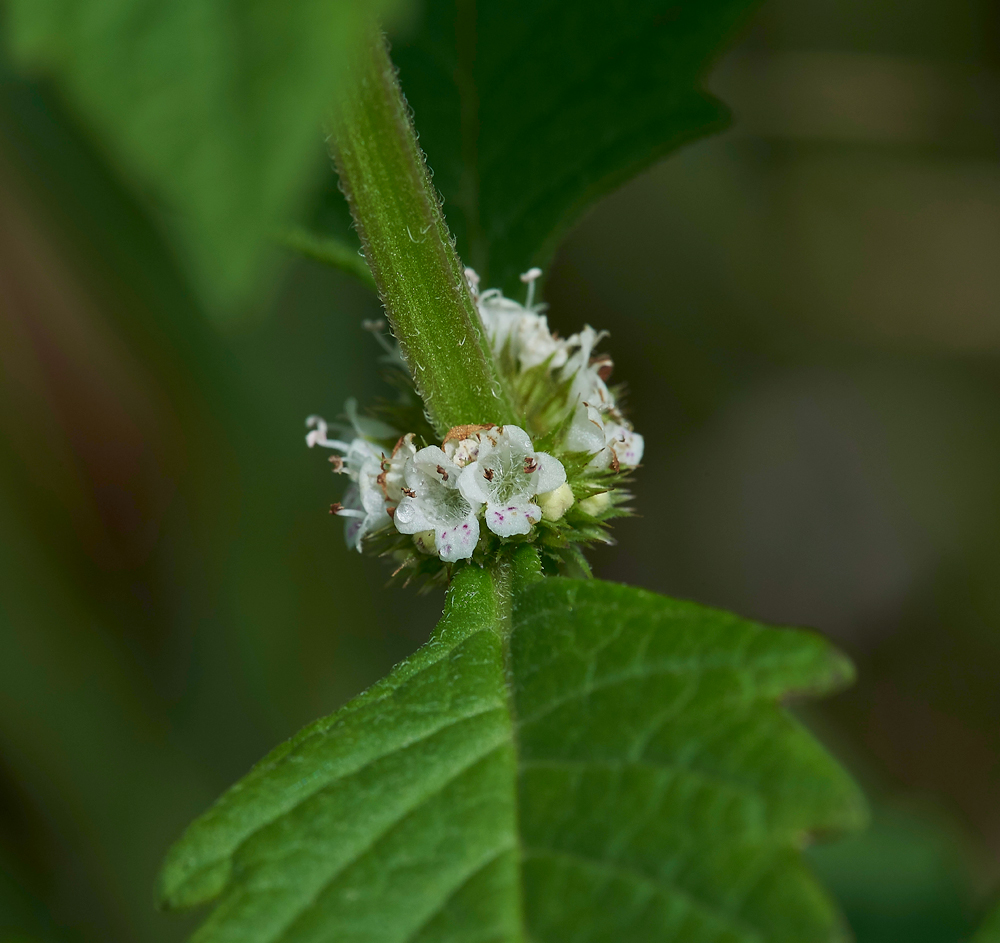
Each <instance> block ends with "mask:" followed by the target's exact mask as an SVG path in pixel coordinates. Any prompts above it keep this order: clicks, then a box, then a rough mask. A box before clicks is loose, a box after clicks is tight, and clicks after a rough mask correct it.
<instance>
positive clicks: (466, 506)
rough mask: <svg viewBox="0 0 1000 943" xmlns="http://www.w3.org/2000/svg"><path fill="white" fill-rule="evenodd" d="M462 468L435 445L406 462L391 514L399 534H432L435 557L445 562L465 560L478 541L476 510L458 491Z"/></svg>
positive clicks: (470, 554)
mask: <svg viewBox="0 0 1000 943" xmlns="http://www.w3.org/2000/svg"><path fill="white" fill-rule="evenodd" d="M461 475H462V469H461V468H459V467H458V465H456V464H455V463H454V462H453V461H452V460H451V459H450V458H448V456H447V455H445V453H444V451H443V450H442V449H440V448H439V447H438V446H436V445H429V446H427V448H424V449H421V450H420V451H419V452H417V453H416V454H415V455H414V456H413V457H412V458H410V459H408V460H407V462H406V466H405V468H404V471H403V477H404V480H405V485H404V486H403V488H402V492H403V497H402V499H401V500H400V502H399V506H398V507H397V508H396V511H395V514H394V515H393V523H394V524H395V525H396V529H397V530H398V531H399V532H400V533H401V534H419V533H421V532H422V531H428V530H431V531H433V532H434V544H435V547H436V549H437V553H438V556H439V557H441V559H442V560H444V561H445V562H447V563H454V562H455V561H456V560H466V559H468V558H469V557H471V556H472V551H473V550H475V549H476V544H477V543H478V542H479V521H478V519H477V517H476V509H475V508H474V507H473V506H472V504H471V503H470V502H469V500H468V499H467V498H466V497H465V495H464V494H463V493H462V491H461V490H460V489H459V480H460V478H461Z"/></svg>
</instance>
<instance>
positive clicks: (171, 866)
mask: <svg viewBox="0 0 1000 943" xmlns="http://www.w3.org/2000/svg"><path fill="white" fill-rule="evenodd" d="M510 599H511V592H510V590H509V587H508V585H507V584H506V583H505V582H504V580H503V579H502V578H500V577H494V576H492V575H491V574H490V573H489V572H487V571H484V570H481V569H478V568H475V567H471V566H470V567H468V568H466V569H464V570H462V571H461V572H460V573H459V574H458V575H457V576H456V578H455V580H454V582H453V584H452V586H451V588H450V590H449V594H448V604H447V608H446V612H445V615H444V618H443V619H442V622H441V623H440V625H439V626H438V629H437V630H436V632H435V634H434V637H433V638H432V639H431V641H430V642H428V644H427V645H425V646H424V647H423V648H422V649H421V650H420V651H418V652H417V653H416V654H415V655H414V656H413V657H412V658H410V659H409V660H407V661H406V662H403V663H402V664H401V665H400V666H398V667H397V668H396V669H395V670H394V671H393V672H392V673H391V674H390V675H389V676H388V677H387V678H386V679H384V680H383V681H382V682H381V683H379V684H378V685H376V686H375V687H373V688H372V689H370V690H369V691H367V692H366V693H365V694H363V695H361V696H360V697H358V698H356V699H355V700H354V701H352V702H350V703H349V704H348V705H347V706H345V707H344V708H343V709H342V710H340V711H338V712H337V713H335V714H333V715H332V716H331V717H328V718H325V719H323V720H321V721H318V722H317V723H315V724H313V725H312V726H311V727H308V728H306V729H305V730H303V731H302V732H301V733H300V734H298V735H297V736H296V737H294V738H293V739H292V740H290V741H289V742H288V743H286V744H284V745H283V746H281V747H279V748H278V749H277V750H275V751H274V752H273V753H272V754H271V755H270V756H269V757H267V758H266V759H265V760H264V761H263V762H262V763H261V764H259V765H258V766H257V767H256V768H255V769H254V770H253V771H251V772H250V774H249V775H248V776H247V777H246V778H245V779H244V780H243V781H242V782H240V783H239V784H237V785H236V786H235V787H233V789H232V790H230V791H229V792H228V793H227V794H226V795H225V796H223V797H222V799H220V800H219V802H218V803H217V804H216V805H215V806H214V807H213V808H212V809H210V810H209V811H208V812H207V813H206V814H205V815H204V816H202V818H201V819H199V820H198V821H197V822H195V823H194V824H193V825H192V826H191V827H190V828H189V829H188V831H187V832H186V833H185V835H184V836H183V837H182V838H181V840H180V841H179V842H178V843H177V845H176V846H175V847H174V848H173V849H172V851H171V853H170V856H169V858H168V861H167V864H166V866H165V868H164V871H163V875H162V885H161V890H160V894H161V899H162V901H163V903H164V904H165V905H166V906H168V907H185V906H190V905H192V904H196V903H200V902H203V901H206V900H208V899H210V898H212V897H214V896H216V895H221V900H220V903H219V904H218V906H217V908H216V909H215V911H214V912H213V913H212V914H211V915H210V916H209V918H208V920H207V921H206V923H205V924H204V925H203V926H202V928H201V929H200V930H199V931H198V933H197V934H196V936H195V939H196V940H198V941H199V943H220V941H237V940H238V941H240V943H250V941H254V943H265V941H268V943H271V941H279V940H280V941H283V943H291V941H295V943H305V941H318V940H337V941H338V943H360V941H366V943H383V941H385V943H388V941H409V943H416V941H419V943H431V941H435V943H443V941H449V943H474V941H475V943H487V941H496V943H500V941H503V943H508V941H509V943H514V941H525V940H532V941H534V943H549V941H551V943H566V941H573V943H580V941H595V943H596V941H637V943H641V941H647V940H648V941H654V940H655V941H659V940H664V939H676V940H684V941H685V943H699V941H788V943H811V941H816V943H818V941H828V940H839V939H842V938H843V934H842V932H841V927H840V922H839V919H838V917H837V915H836V912H835V909H834V908H833V907H832V905H831V904H830V902H829V901H828V899H827V898H826V896H825V894H824V893H823V891H822V890H821V889H820V887H819V886H818V885H817V884H816V883H815V881H814V880H813V878H812V877H811V875H810V874H809V872H808V870H807V869H806V868H805V866H804V865H803V863H802V861H801V859H800V856H799V849H800V848H801V847H802V844H803V842H804V841H805V840H806V839H807V837H808V836H809V835H811V834H812V833H814V832H817V831H829V830H839V829H844V828H850V827H854V826H856V825H858V824H859V822H860V821H861V820H862V819H863V816H864V812H863V804H862V802H861V799H860V797H859V795H858V793H857V792H856V790H855V788H854V787H853V785H852V784H851V782H850V780H849V779H848V778H847V776H846V775H845V774H844V773H843V772H842V771H841V770H840V769H839V767H838V766H837V765H836V764H835V763H834V762H833V760H832V759H831V758H830V757H829V756H828V755H827V754H826V753H825V752H824V750H823V749H822V748H821V747H820V746H819V745H818V744H817V743H816V742H815V741H814V740H813V739H812V738H811V736H810V735H809V734H808V733H807V732H806V731H805V730H804V729H803V728H801V727H800V726H799V724H798V723H797V722H796V721H795V720H794V719H793V718H792V717H791V716H790V715H789V714H788V712H787V711H786V710H785V709H784V708H783V707H782V706H781V705H780V699H781V698H783V697H785V696H787V695H789V694H790V693H800V694H801V693H805V692H810V693H819V692H822V691H826V690H829V689H831V688H832V687H835V686H838V685H840V684H842V683H843V682H844V681H845V680H846V679H847V678H848V677H849V675H850V668H849V665H848V663H847V662H846V661H845V660H844V659H843V658H842V657H841V656H840V655H838V654H837V653H836V652H835V651H834V650H833V649H832V648H831V647H830V646H829V645H828V644H827V643H826V642H825V641H824V640H823V639H821V638H820V637H818V636H816V635H812V634H810V633H805V632H798V631H792V630H778V629H770V628H766V627H764V626H762V625H759V624H756V623H753V622H747V621H744V620H741V619H738V618H736V617H735V616H731V615H728V614H726V613H722V612H718V611H716V610H712V609H707V608H704V607H701V606H697V605H694V604H691V603H684V602H677V601H674V600H670V599H665V598H663V597H658V596H655V595H653V594H650V593H646V592H643V591H641V590H637V589H632V588H629V587H626V586H619V585H614V584H609V583H602V582H598V581H593V580H588V581H577V580H568V579H544V580H538V581H535V582H533V583H530V584H529V585H521V586H520V587H519V588H518V589H517V590H516V591H515V592H514V593H513V606H512V608H511V605H510Z"/></svg>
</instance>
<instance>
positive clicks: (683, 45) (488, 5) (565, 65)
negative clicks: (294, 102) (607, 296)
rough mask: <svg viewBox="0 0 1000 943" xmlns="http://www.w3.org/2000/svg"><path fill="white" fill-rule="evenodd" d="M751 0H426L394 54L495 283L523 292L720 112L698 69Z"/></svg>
mask: <svg viewBox="0 0 1000 943" xmlns="http://www.w3.org/2000/svg"><path fill="white" fill-rule="evenodd" d="M754 2H755V0H676V2H674V3H671V4H666V5H665V4H663V3H660V2H656V0H638V2H631V3H627V4H626V3H620V2H619V3H607V2H603V0H576V2H573V3H566V2H561V0H537V2H536V0H503V2H501V0H485V2H483V0H480V2H478V3H476V4H471V3H456V2H455V0H428V2H427V3H426V5H425V8H424V10H425V13H424V19H423V22H422V24H421V28H420V30H419V31H417V32H416V34H415V35H414V36H413V37H412V38H411V39H409V40H407V41H400V42H397V43H396V44H395V45H394V47H393V59H394V61H395V62H396V64H397V65H398V66H399V70H400V81H401V83H402V87H403V92H404V93H405V95H406V97H407V99H408V100H409V102H410V104H411V105H412V107H413V111H414V119H415V123H416V127H417V130H418V132H419V133H420V144H421V146H422V147H423V148H424V150H425V152H426V153H427V159H428V163H429V165H430V167H431V168H432V170H433V171H434V183H435V185H436V186H437V187H438V189H439V190H440V191H441V194H442V195H443V197H444V209H445V215H446V217H447V221H448V225H449V227H450V228H451V230H452V232H453V233H454V234H455V236H456V239H457V243H458V250H459V254H460V255H461V257H462V258H463V260H464V261H465V262H466V263H467V264H469V265H471V266H473V267H474V268H476V269H477V270H478V271H479V274H480V275H481V276H482V277H483V279H484V281H483V284H484V286H490V287H502V288H504V289H505V290H507V291H508V293H510V294H513V296H514V297H520V294H521V293H522V292H523V290H524V289H523V286H522V285H521V284H520V283H519V282H518V275H519V273H521V272H523V271H525V270H526V269H527V268H529V267H530V266H531V265H541V266H542V267H543V268H544V267H546V266H547V264H548V262H549V260H550V258H551V255H552V253H553V251H554V250H555V248H556V246H557V244H558V242H559V240H560V238H561V237H562V236H563V234H564V233H565V231H566V229H567V228H568V227H569V226H570V225H571V224H572V223H573V222H574V220H575V219H576V218H577V217H578V216H579V215H580V214H581V213H582V212H583V211H584V210H585V209H586V208H587V207H588V206H589V205H590V204H591V203H592V202H593V201H594V200H596V199H597V198H598V197H600V196H601V195H603V194H605V193H607V192H609V191H610V190H611V189H613V188H614V187H616V186H619V185H620V184H622V183H624V182H625V181H626V180H628V179H629V178H630V177H632V176H634V175H635V174H637V173H639V172H640V171H641V170H643V169H644V168H646V167H648V166H650V165H651V164H652V163H654V162H655V161H657V160H659V159H660V158H662V157H663V156H664V155H666V154H668V153H669V152H670V151H672V150H674V149H675V148H677V147H678V146H680V145H681V144H684V143H686V142H687V141H690V140H692V139H693V138H696V137H700V136H702V135H705V134H708V133H710V132H712V131H716V130H719V129H721V128H722V127H724V126H725V124H726V122H727V114H728V113H727V112H726V109H725V108H724V106H722V105H721V104H720V103H719V102H718V101H716V100H715V99H714V98H712V97H711V96H709V95H707V94H706V93H705V92H704V91H703V89H702V83H703V80H704V76H705V73H706V72H707V70H708V67H709V66H710V64H711V63H712V61H713V60H714V58H715V57H716V56H717V55H718V54H719V52H720V51H721V48H722V47H723V45H724V44H725V42H726V41H727V40H728V39H729V38H730V36H731V35H732V33H733V31H734V29H735V27H736V26H737V25H738V24H739V22H740V21H741V19H742V17H743V16H744V15H745V14H746V11H747V10H748V9H749V8H750V7H752V6H753V5H754ZM329 196H330V200H329V202H330V203H332V204H336V203H342V200H341V199H340V197H339V194H337V193H335V192H334V191H332V189H331V192H330V194H329ZM328 212H332V210H331V209H330V207H328ZM343 218H344V214H343V213H341V219H343ZM331 222H332V220H329V219H328V220H327V225H330V223H331ZM336 229H337V232H336V234H338V235H340V236H341V237H342V238H345V239H348V241H349V237H348V236H347V234H346V224H345V223H343V222H341V223H340V224H338V225H337V227H336Z"/></svg>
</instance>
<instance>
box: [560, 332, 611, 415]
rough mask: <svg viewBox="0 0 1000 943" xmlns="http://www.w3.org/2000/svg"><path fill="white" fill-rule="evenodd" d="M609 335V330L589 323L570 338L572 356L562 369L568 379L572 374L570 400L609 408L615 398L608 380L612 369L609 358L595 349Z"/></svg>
mask: <svg viewBox="0 0 1000 943" xmlns="http://www.w3.org/2000/svg"><path fill="white" fill-rule="evenodd" d="M606 336H607V332H606V331H595V330H594V329H593V328H592V327H591V326H590V325H589V324H587V325H585V326H584V328H583V330H582V331H580V332H579V333H578V334H574V335H573V336H572V337H570V338H569V339H567V341H566V347H567V349H568V351H570V355H569V357H568V358H567V360H566V365H565V366H564V367H563V369H562V374H561V375H562V377H563V379H564V380H567V379H569V378H570V377H572V380H573V382H572V384H571V386H570V393H569V398H570V402H576V403H589V404H590V405H591V406H594V407H596V408H598V409H609V408H611V407H613V406H614V404H615V400H614V397H613V396H612V395H611V391H610V390H609V389H608V387H607V384H606V383H605V382H604V380H605V378H606V377H607V376H609V375H610V372H611V366H612V365H611V359H610V358H609V357H606V356H604V357H595V356H594V348H595V347H596V346H597V344H598V343H599V342H600V341H601V340H602V338H604V337H606Z"/></svg>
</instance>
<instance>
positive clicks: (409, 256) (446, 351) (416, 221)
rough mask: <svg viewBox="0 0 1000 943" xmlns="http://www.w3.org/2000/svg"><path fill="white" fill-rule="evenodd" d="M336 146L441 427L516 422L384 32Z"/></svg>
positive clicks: (373, 259)
mask: <svg viewBox="0 0 1000 943" xmlns="http://www.w3.org/2000/svg"><path fill="white" fill-rule="evenodd" d="M331 148H332V152H333V158H334V161H335V163H336V165H337V171H338V173H339V174H340V181H341V185H342V187H343V190H344V193H345V195H346V196H347V200H348V203H349V204H350V206H351V213H352V214H353V216H354V221H355V224H356V226H357V229H358V233H359V235H360V237H361V245H362V247H363V249H364V253H365V258H366V259H367V260H368V265H369V266H370V268H371V271H372V275H373V276H374V277H375V284H376V286H377V287H378V292H379V296H380V297H381V299H382V303H383V304H384V305H385V309H386V313H387V314H388V317H389V323H390V324H391V326H392V330H393V333H394V334H395V335H396V337H397V338H398V340H399V342H400V345H401V346H402V348H403V354H404V356H405V357H406V360H407V363H408V364H409V366H410V369H411V370H412V371H413V377H414V380H415V382H416V385H417V390H418V391H419V393H420V395H421V396H422V397H423V400H424V405H425V407H426V409H427V413H428V416H429V417H430V419H431V422H432V423H433V425H434V427H435V428H436V429H437V431H438V432H439V433H440V434H442V435H443V434H444V433H445V432H446V431H447V430H448V429H450V428H451V427H452V426H457V425H462V424H465V423H481V422H495V423H505V422H513V421H514V411H513V408H512V407H511V404H510V400H509V398H508V396H507V393H506V390H505V389H504V387H503V384H502V383H501V381H500V377H499V374H498V371H497V368H496V364H495V363H494V360H493V355H492V352H491V351H490V349H489V344H488V341H487V340H486V338H485V336H484V333H483V329H482V325H481V323H480V320H479V314H478V312H477V311H476V307H475V304H474V302H473V300H472V296H471V294H470V292H469V288H468V285H467V284H466V280H465V276H464V273H463V267H462V263H461V261H460V260H459V258H458V254H457V253H456V252H455V247H454V244H453V241H452V238H451V235H450V233H449V232H448V227H447V224H446V223H445V221H444V215H443V214H442V212H441V204H440V201H439V200H438V196H437V193H436V191H435V190H434V187H433V185H432V183H431V178H430V173H429V172H428V170H427V165H426V163H425V162H424V156H423V153H422V152H421V150H420V147H419V145H418V144H417V137H416V134H415V133H414V130H413V124H412V122H411V121H410V116H409V112H408V109H407V105H406V102H405V100H404V99H403V95H402V92H401V91H400V88H399V83H398V81H397V80H396V72H395V69H394V68H393V65H392V62H391V61H390V59H389V53H388V50H387V49H386V45H385V40H384V38H383V37H382V36H381V34H375V35H373V36H372V37H371V39H370V41H369V42H368V44H367V45H366V46H365V48H364V49H363V50H362V51H361V52H360V54H359V57H358V60H357V63H356V67H355V71H354V80H353V82H352V83H351V87H350V89H349V90H348V92H347V93H346V94H345V96H344V98H343V99H342V100H341V102H340V103H339V107H338V108H337V110H336V113H335V116H334V123H333V135H332V143H331Z"/></svg>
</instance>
